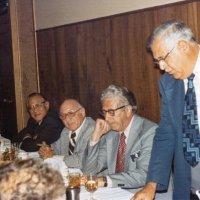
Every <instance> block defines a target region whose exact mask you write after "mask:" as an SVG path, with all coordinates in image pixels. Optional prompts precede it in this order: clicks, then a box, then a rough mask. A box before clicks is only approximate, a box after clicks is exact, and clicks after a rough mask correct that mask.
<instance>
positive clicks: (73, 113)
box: [59, 108, 81, 120]
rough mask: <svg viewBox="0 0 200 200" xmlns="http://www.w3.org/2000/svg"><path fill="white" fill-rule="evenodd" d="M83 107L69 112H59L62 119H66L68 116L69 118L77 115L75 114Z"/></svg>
mask: <svg viewBox="0 0 200 200" xmlns="http://www.w3.org/2000/svg"><path fill="white" fill-rule="evenodd" d="M80 109H81V108H79V109H78V110H76V111H69V112H68V113H62V114H61V113H60V114H59V117H60V119H62V120H64V119H66V117H68V118H73V117H75V115H76V113H77V112H78V111H79V110H80Z"/></svg>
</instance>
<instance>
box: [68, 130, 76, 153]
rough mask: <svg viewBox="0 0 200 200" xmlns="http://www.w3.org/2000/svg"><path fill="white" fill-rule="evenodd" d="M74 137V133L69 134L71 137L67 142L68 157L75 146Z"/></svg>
mask: <svg viewBox="0 0 200 200" xmlns="http://www.w3.org/2000/svg"><path fill="white" fill-rule="evenodd" d="M75 137H76V133H75V132H74V133H72V134H71V137H70V140H69V155H73V152H74V148H75V146H76V140H75Z"/></svg>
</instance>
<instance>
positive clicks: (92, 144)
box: [90, 140, 99, 146]
mask: <svg viewBox="0 0 200 200" xmlns="http://www.w3.org/2000/svg"><path fill="white" fill-rule="evenodd" d="M98 142H99V140H98V141H95V142H94V141H92V140H90V146H94V145H95V144H97V143H98Z"/></svg>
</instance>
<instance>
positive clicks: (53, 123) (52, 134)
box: [21, 116, 63, 152]
mask: <svg viewBox="0 0 200 200" xmlns="http://www.w3.org/2000/svg"><path fill="white" fill-rule="evenodd" d="M62 129H63V124H62V122H61V121H60V120H59V119H56V118H53V117H51V116H49V117H47V118H45V119H44V121H43V122H42V124H41V125H40V126H39V127H38V129H36V130H35V133H36V135H37V137H36V138H35V139H32V138H27V139H25V140H23V142H22V144H21V149H23V150H25V151H28V152H31V151H38V150H39V146H38V145H37V144H41V143H42V142H43V141H45V142H46V143H47V144H51V143H53V142H54V141H56V140H57V139H58V138H59V137H60V133H61V131H62Z"/></svg>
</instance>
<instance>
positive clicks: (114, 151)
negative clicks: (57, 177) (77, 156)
mask: <svg viewBox="0 0 200 200" xmlns="http://www.w3.org/2000/svg"><path fill="white" fill-rule="evenodd" d="M101 104H102V111H101V113H102V115H103V117H104V119H97V121H96V126H95V129H94V132H93V134H92V137H91V139H90V141H89V143H88V146H87V148H86V151H85V154H84V159H83V172H84V173H93V174H97V175H99V186H108V187H122V188H129V189H133V188H134V189H136V188H140V187H142V186H144V184H145V181H146V176H147V170H148V165H149V159H150V155H151V148H152V143H153V138H154V134H155V129H156V127H157V125H156V124H155V123H153V122H151V121H149V120H148V119H145V118H143V117H140V116H138V115H136V109H137V105H136V99H135V97H134V95H133V93H132V92H131V91H129V90H127V89H126V88H124V87H119V86H116V85H110V86H109V87H108V88H106V89H105V90H104V91H103V92H102V94H101Z"/></svg>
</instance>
